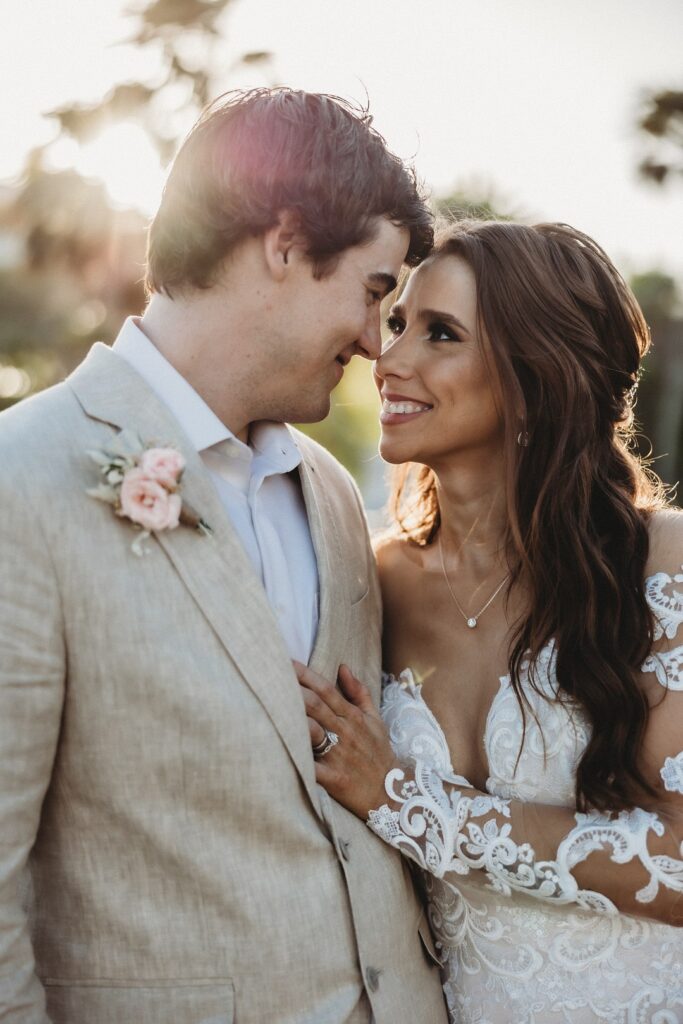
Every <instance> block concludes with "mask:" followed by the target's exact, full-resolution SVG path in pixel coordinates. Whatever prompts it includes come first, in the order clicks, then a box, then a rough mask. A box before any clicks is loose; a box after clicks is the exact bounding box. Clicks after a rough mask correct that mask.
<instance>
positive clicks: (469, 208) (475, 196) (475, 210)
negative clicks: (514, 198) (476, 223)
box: [434, 180, 524, 220]
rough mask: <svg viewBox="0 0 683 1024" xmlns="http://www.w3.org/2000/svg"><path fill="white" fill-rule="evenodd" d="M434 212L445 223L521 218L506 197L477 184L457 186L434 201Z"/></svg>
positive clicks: (486, 186) (481, 184)
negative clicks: (444, 220) (450, 221)
mask: <svg viewBox="0 0 683 1024" xmlns="http://www.w3.org/2000/svg"><path fill="white" fill-rule="evenodd" d="M434 209H435V211H436V213H437V214H440V215H441V216H442V217H444V218H446V220H523V219H524V215H523V213H522V211H521V209H519V208H515V206H514V204H513V203H512V202H511V200H510V199H508V198H507V197H506V196H503V195H502V194H500V193H499V192H498V190H497V189H496V188H494V187H493V186H492V185H490V184H486V183H485V182H481V181H478V180H474V181H470V182H465V183H463V184H462V185H457V186H456V187H455V188H454V189H453V190H452V191H451V192H449V193H448V194H447V195H444V196H440V197H437V198H436V199H435V201H434Z"/></svg>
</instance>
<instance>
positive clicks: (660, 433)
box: [630, 270, 683, 500]
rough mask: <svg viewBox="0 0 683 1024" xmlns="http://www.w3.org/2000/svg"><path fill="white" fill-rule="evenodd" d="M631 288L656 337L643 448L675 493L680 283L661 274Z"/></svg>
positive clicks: (682, 426) (679, 454) (641, 417)
mask: <svg viewBox="0 0 683 1024" xmlns="http://www.w3.org/2000/svg"><path fill="white" fill-rule="evenodd" d="M630 284H631V287H632V288H633V291H634V293H635V295H636V298H637V299H638V301H639V303H640V305H641V307H642V309H643V312H644V314H645V319H646V320H647V322H648V324H649V326H650V330H651V332H652V348H651V350H650V353H649V354H648V356H647V357H646V359H645V361H644V364H643V374H642V377H641V380H640V383H639V385H638V399H637V404H636V419H637V422H638V424H639V425H640V429H641V430H642V434H640V435H639V436H638V439H637V440H638V447H639V450H640V453H641V455H643V456H644V457H649V456H650V454H651V453H652V454H653V455H654V460H653V465H652V468H653V469H654V470H655V472H656V473H657V474H658V475H659V476H660V477H661V478H662V480H664V482H665V483H666V484H668V485H669V486H672V487H674V488H675V487H676V485H677V484H678V483H679V481H680V480H681V478H682V477H683V403H682V401H681V397H682V396H683V319H680V311H681V294H680V291H679V288H678V285H677V284H676V281H675V280H674V278H672V277H671V276H670V275H669V274H665V273H663V272H662V271H660V270H651V271H649V272H647V273H642V274H634V275H633V277H632V278H631V280H630ZM679 500H680V498H679Z"/></svg>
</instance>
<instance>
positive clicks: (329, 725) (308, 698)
mask: <svg viewBox="0 0 683 1024" xmlns="http://www.w3.org/2000/svg"><path fill="white" fill-rule="evenodd" d="M301 692H302V694H303V698H304V706H305V708H306V714H307V715H308V717H309V718H312V719H313V721H314V722H317V723H318V725H320V726H322V728H323V729H328V730H329V731H330V732H338V731H339V728H340V727H341V725H342V724H343V719H342V718H341V717H340V716H339V715H337V714H336V713H335V712H334V711H333V710H332V708H330V707H329V705H328V704H326V703H325V701H324V700H322V699H321V698H320V697H319V696H318V694H317V693H314V692H313V691H312V690H309V689H308V687H306V686H302V687H301ZM320 739H322V736H320Z"/></svg>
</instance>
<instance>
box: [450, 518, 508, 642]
mask: <svg viewBox="0 0 683 1024" xmlns="http://www.w3.org/2000/svg"><path fill="white" fill-rule="evenodd" d="M437 543H438V545H439V557H440V558H441V571H442V572H443V578H444V579H445V581H446V586H447V587H448V593H449V594H450V595H451V597H452V598H453V604H454V605H455V607H456V608H457V609H458V611H459V612H460V614H461V615H462V617H463V619H464V620H465V622H466V623H467V625H468V626H469V628H470V629H476V628H477V623H478V621H479V619H480V618H481V616H482V615H483V614H484V612H485V611H486V609H487V608H488V607H489V605H490V604H493V602H494V601H495V599H496V598H497V597H498V595H499V594H500V592H501V590H502V589H503V587H504V586H505V584H506V583H507V581H508V579H509V576H510V573H509V572H507V573H505V576H504V577H503V579H502V581H501V582H500V583H499V584H498V586H497V587H496V589H495V590H494V591H493V593H492V594H491V596H490V598H489V599H488V601H487V602H486V604H485V605H484V606H483V608H480V609H479V611H478V612H477V614H476V615H468V614H467V612H465V611H464V610H463V608H462V606H461V604H460V602H459V601H458V599H457V597H456V596H455V594H454V593H453V587H452V586H451V581H450V580H449V578H448V573H447V572H446V564H445V562H444V560H443V545H442V543H441V530H439V534H438V537H437Z"/></svg>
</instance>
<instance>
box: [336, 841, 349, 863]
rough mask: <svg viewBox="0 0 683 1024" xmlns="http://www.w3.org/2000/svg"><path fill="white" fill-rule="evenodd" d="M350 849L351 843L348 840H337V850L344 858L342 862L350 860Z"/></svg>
mask: <svg viewBox="0 0 683 1024" xmlns="http://www.w3.org/2000/svg"><path fill="white" fill-rule="evenodd" d="M350 848H351V843H350V842H349V840H348V839H340V840H339V850H340V852H341V855H342V857H343V858H344V860H351V854H350V852H349V851H350Z"/></svg>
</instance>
